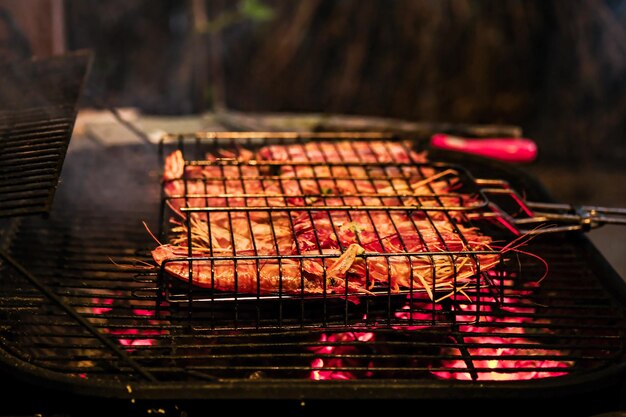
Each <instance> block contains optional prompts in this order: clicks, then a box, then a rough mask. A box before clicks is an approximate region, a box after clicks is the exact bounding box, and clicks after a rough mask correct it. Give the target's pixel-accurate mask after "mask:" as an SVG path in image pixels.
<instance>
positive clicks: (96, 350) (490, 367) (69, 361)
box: [0, 149, 626, 400]
mask: <svg viewBox="0 0 626 417" xmlns="http://www.w3.org/2000/svg"><path fill="white" fill-rule="evenodd" d="M94 152H97V155H98V156H99V157H101V158H103V159H104V160H106V161H108V163H109V164H111V166H119V164H120V163H122V162H124V161H125V160H124V157H123V153H122V152H121V150H120V149H115V150H113V151H110V152H108V150H106V149H97V150H94ZM113 155H114V156H115V158H112V157H111V156H113ZM129 155H131V156H129V157H128V159H127V161H133V162H134V163H139V162H141V161H139V162H138V159H137V158H138V155H139V156H142V157H143V158H145V160H144V161H143V162H145V164H146V165H145V166H149V164H150V162H151V161H153V160H154V155H146V154H143V153H138V152H135V151H134V150H131V151H130V152H129ZM87 159H89V158H87ZM74 162H76V161H74ZM468 165H470V164H469V163H468ZM468 168H469V169H470V171H471V172H474V171H475V169H474V166H473V165H472V166H468ZM478 168H481V169H483V170H484V168H485V166H483V165H478ZM487 168H488V170H489V172H491V174H492V175H493V176H495V177H502V176H510V175H511V174H505V173H503V172H504V171H499V170H498V169H497V166H495V167H492V166H488V167H487ZM131 172H132V175H136V173H135V172H134V171H131ZM148 175H149V174H148V173H147V172H146V177H147V178H148ZM481 176H482V174H481ZM107 183H108V182H107ZM117 184H118V182H117V181H116V182H115V186H117ZM141 184H143V186H145V187H148V184H150V181H145V182H141ZM81 185H82V186H84V187H90V186H92V184H82V183H80V184H78V185H77V187H75V188H72V189H69V190H68V189H61V191H60V192H61V193H62V194H63V195H62V197H65V195H64V193H71V194H72V195H80V194H81V193H82V192H83V191H85V190H82V189H80V186H81ZM155 186H156V184H155ZM103 188H106V183H105V184H103ZM104 191H107V190H104V189H103V192H102V195H103V198H105V197H104V196H106V195H111V193H109V192H108V191H107V192H104ZM118 191H119V190H118ZM524 192H525V193H527V194H528V195H529V196H530V197H533V195H536V193H537V192H536V191H535V190H533V189H526V190H524ZM136 193H139V194H140V195H144V196H145V197H146V198H145V201H144V204H143V207H145V208H146V210H147V211H146V212H117V211H111V209H110V205H107V204H105V203H104V202H103V204H101V205H99V206H95V207H92V208H93V209H92V210H88V211H80V210H78V209H77V208H76V207H78V206H80V204H68V205H66V206H63V207H55V209H54V210H53V211H52V212H51V215H50V218H49V219H41V218H37V217H29V218H23V219H18V220H19V222H15V228H14V229H12V230H10V231H4V230H3V231H1V232H2V233H3V234H2V235H0V242H3V243H2V244H3V245H4V247H3V248H2V249H3V251H4V252H6V253H7V254H8V255H9V256H11V257H12V258H14V259H16V260H17V261H18V262H20V263H23V264H26V263H27V264H28V266H29V271H30V273H32V274H33V275H34V276H36V277H37V279H38V280H37V282H40V283H41V284H42V285H40V286H39V287H37V286H34V285H33V282H32V281H31V280H29V279H27V277H26V276H25V274H24V273H23V272H22V271H20V270H18V269H16V268H15V267H14V266H12V264H11V263H10V262H7V261H6V259H2V260H0V277H2V279H1V280H0V347H1V349H0V359H2V361H3V362H4V363H5V364H6V363H9V364H11V366H12V367H13V368H15V369H14V372H17V373H22V374H29V375H30V376H31V377H32V378H34V379H35V380H36V381H38V382H41V381H42V380H43V381H51V380H52V381H63V383H64V384H66V385H65V386H68V387H69V388H70V390H71V392H83V393H90V394H92V395H96V396H103V395H105V396H107V397H109V396H111V397H118V398H129V397H133V398H144V399H150V398H152V399H176V400H181V399H192V398H193V399H208V398H268V397H271V398H302V396H303V393H306V396H307V398H340V397H341V398H346V397H348V396H349V397H350V398H372V396H374V397H376V398H394V399H395V398H412V399H421V398H444V397H445V398H450V397H451V396H455V397H457V398H459V397H461V398H474V397H475V395H476V392H477V390H476V388H479V391H480V392H481V394H480V395H482V396H484V397H485V398H490V399H493V398H495V397H499V396H501V397H500V398H504V397H506V396H507V395H508V396H510V395H515V396H516V397H517V398H526V397H527V396H528V395H532V393H533V392H534V393H535V394H536V395H539V396H541V397H544V396H546V395H549V393H550V392H553V390H554V389H556V387H559V386H562V387H565V389H567V390H568V391H569V390H570V389H573V388H575V389H582V388H581V387H583V386H587V387H588V385H589V384H591V385H594V386H596V385H597V384H598V382H599V381H601V380H603V378H604V377H606V375H617V374H619V373H620V372H621V369H623V363H624V354H625V349H624V329H625V328H626V320H625V312H626V309H625V305H626V304H625V301H624V300H625V299H626V297H624V296H623V295H621V294H622V293H620V292H619V285H618V284H621V282H618V281H620V280H619V277H616V275H615V273H614V272H611V271H610V269H608V267H607V266H606V262H604V261H603V259H602V258H601V257H600V256H599V255H598V253H597V252H595V251H594V249H593V247H592V246H591V245H590V244H589V242H588V241H587V240H586V239H585V238H584V237H582V236H577V235H576V236H571V235H570V236H563V235H545V236H539V237H536V238H535V239H533V240H532V241H530V242H529V243H528V245H527V247H526V248H525V249H526V250H528V251H529V252H532V253H537V254H541V257H542V258H543V259H545V261H546V262H547V263H548V264H549V266H550V269H549V273H548V276H547V277H546V278H545V280H544V281H543V282H542V284H541V285H540V286H536V285H535V284H534V283H535V281H536V277H537V276H538V275H540V274H542V273H543V272H544V265H543V264H542V263H541V262H540V261H538V260H536V259H535V258H533V257H527V256H520V257H519V258H518V259H516V261H517V262H519V264H520V265H519V268H514V269H510V270H509V272H510V273H515V274H516V276H515V277H514V278H515V279H504V280H502V282H501V283H499V284H498V285H497V287H498V292H497V295H500V296H501V299H500V300H494V299H491V298H489V297H488V296H485V297H484V299H483V301H482V304H481V305H482V308H481V309H480V311H479V312H478V314H479V316H480V322H479V323H472V321H473V318H472V320H469V323H464V322H463V321H464V320H462V319H463V318H462V317H461V318H460V319H461V320H459V321H457V322H456V323H449V325H437V326H433V325H431V324H432V322H431V317H429V318H428V319H427V320H424V319H422V318H420V317H415V318H414V321H413V325H411V326H408V325H404V326H399V327H394V326H393V325H392V326H383V327H377V328H366V329H358V328H352V327H350V326H348V327H346V326H343V327H341V328H324V327H318V328H312V327H305V328H293V327H292V328H275V329H273V331H268V329H261V330H256V329H246V330H233V329H231V330H229V331H215V330H214V329H211V327H210V326H207V325H206V324H207V317H206V316H205V317H203V316H202V315H201V314H200V315H196V314H194V315H192V317H189V314H188V310H187V308H185V306H184V304H182V303H170V302H166V301H165V300H161V303H160V305H159V308H160V314H157V311H156V307H157V299H158V293H159V291H158V271H157V269H156V268H155V267H154V265H153V262H152V259H151V257H150V253H149V250H150V249H151V248H153V247H154V242H153V241H152V239H151V237H150V236H149V235H148V233H147V232H146V231H145V229H144V227H143V225H142V223H141V222H142V221H143V220H145V221H146V222H147V223H148V224H156V223H157V222H158V219H157V217H158V215H157V213H155V211H156V210H155V209H154V208H156V207H158V205H159V201H158V197H156V196H155V195H154V193H152V192H146V190H145V189H143V188H140V187H139V188H138V189H137V190H136ZM151 196H154V198H151ZM60 201H65V200H64V199H61V200H60ZM68 201H72V202H75V199H70V200H68ZM33 253H36V256H34V255H33ZM510 278H513V277H510ZM622 290H623V288H622ZM55 298H56V301H55ZM382 298H383V299H385V300H386V299H387V297H382ZM339 301H340V302H341V303H343V302H344V300H342V299H339ZM205 304H206V303H205ZM218 304H220V306H222V305H226V304H227V302H224V303H218ZM467 304H468V305H469V303H467ZM394 307H397V310H394V311H395V312H398V313H400V314H399V317H397V319H398V320H400V319H401V317H403V320H410V318H411V312H410V311H407V310H406V309H404V310H403V309H402V307H403V306H402V305H394ZM384 308H387V306H384ZM413 313H414V314H415V315H417V313H419V312H418V311H414V312H413ZM427 313H428V314H429V315H430V314H432V311H430V310H429V311H428V312H427ZM469 313H471V315H472V316H475V315H476V314H477V313H476V311H471V310H470V311H469ZM228 314H232V312H229V313H228ZM394 318H396V317H395V316H394ZM81 320H82V321H81ZM94 329H95V330H96V331H97V332H96V333H94V332H93V330H94ZM111 344H112V345H113V346H114V347H115V348H116V349H113V348H112V347H111ZM533 378H534V379H536V378H542V379H547V380H548V381H537V380H533V381H520V380H528V379H533ZM318 379H326V380H328V379H333V380H336V381H335V383H320V382H318V381H316V380H318ZM459 379H468V380H473V381H474V382H476V381H481V383H480V384H478V383H471V382H472V381H469V382H468V381H465V382H462V381H457V380H459ZM501 379H512V380H518V382H517V384H515V385H511V384H499V383H492V384H489V383H486V382H483V381H486V380H501ZM590 381H591V383H590ZM542 382H546V383H542ZM512 388H514V389H513V390H512V391H511V389H512ZM129 390H130V391H129ZM537 391H540V392H539V393H537ZM507 398H508V397H507Z"/></svg>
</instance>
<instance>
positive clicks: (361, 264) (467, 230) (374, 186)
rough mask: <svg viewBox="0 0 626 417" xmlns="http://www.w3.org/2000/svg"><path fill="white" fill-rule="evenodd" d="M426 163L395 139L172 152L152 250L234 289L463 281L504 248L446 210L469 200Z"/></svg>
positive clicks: (185, 274) (189, 275)
mask: <svg viewBox="0 0 626 417" xmlns="http://www.w3.org/2000/svg"><path fill="white" fill-rule="evenodd" d="M426 161H427V159H426V156H425V155H424V154H421V153H416V152H413V151H412V150H410V148H409V147H407V146H406V145H405V144H403V143H401V142H359V141H352V142H351V141H343V142H333V143H330V142H310V143H304V144H294V145H269V146H265V147H263V148H261V149H260V150H259V151H257V152H256V153H254V154H253V153H251V152H249V151H247V152H243V153H242V152H240V153H238V154H223V153H222V154H219V153H218V154H210V155H207V156H206V159H205V161H202V163H199V164H187V163H186V161H185V160H184V158H183V155H182V153H181V152H180V151H174V152H173V153H171V154H170V155H169V156H168V157H167V158H166V161H165V170H164V174H163V189H164V192H165V195H166V196H167V204H168V205H169V207H170V209H171V210H172V212H173V213H174V214H173V216H172V218H171V225H172V226H171V230H170V232H171V233H170V238H169V242H168V243H167V244H165V245H160V246H159V247H157V248H156V249H154V250H153V252H152V255H153V258H154V260H155V261H156V262H157V264H159V265H162V267H163V269H164V270H165V271H166V272H168V273H169V274H171V275H173V276H175V277H178V278H180V279H182V280H184V281H189V280H192V283H193V284H194V285H197V286H201V287H207V288H212V289H214V290H219V291H228V292H237V293H249V294H276V293H285V294H321V293H329V294H370V293H371V291H372V290H373V289H374V288H381V287H388V288H389V290H390V291H391V292H398V291H400V290H401V289H408V290H411V291H413V290H416V291H417V290H420V291H425V292H426V293H428V295H429V296H430V297H431V298H432V299H435V298H436V292H439V291H444V292H445V291H447V292H448V293H449V292H450V291H462V289H463V288H464V286H465V285H468V284H469V283H471V282H475V281H476V278H477V277H478V276H479V275H480V273H481V272H482V271H485V270H487V269H490V268H493V267H494V266H496V265H497V264H498V263H499V262H500V261H501V254H500V253H499V252H498V251H495V250H493V249H492V248H491V247H490V245H491V244H492V240H491V238H490V237H489V236H487V235H484V234H482V233H481V232H480V230H478V229H477V228H475V227H470V226H467V225H464V218H463V214H462V213H463V212H462V211H460V210H448V208H449V207H457V206H467V205H471V204H472V198H473V197H472V196H470V195H464V194H460V193H452V192H451V190H453V189H455V188H456V187H458V186H459V184H458V179H457V176H456V175H454V174H455V173H454V172H453V171H452V170H450V169H447V170H436V169H434V168H433V167H432V166H429V165H427V164H425V162H426ZM389 207H392V208H393V209H389ZM405 207H406V208H405ZM424 207H427V209H424ZM188 209H192V210H188ZM189 247H191V250H190V249H189Z"/></svg>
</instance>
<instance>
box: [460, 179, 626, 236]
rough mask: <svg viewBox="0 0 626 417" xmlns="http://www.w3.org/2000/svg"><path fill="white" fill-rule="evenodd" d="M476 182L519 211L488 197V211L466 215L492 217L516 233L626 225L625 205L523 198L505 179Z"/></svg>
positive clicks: (565, 230)
mask: <svg viewBox="0 0 626 417" xmlns="http://www.w3.org/2000/svg"><path fill="white" fill-rule="evenodd" d="M476 184H477V185H479V186H480V187H483V188H482V192H483V193H484V194H485V195H504V196H508V197H510V198H511V199H512V200H513V201H514V202H515V204H516V205H517V206H519V211H518V213H515V214H513V215H512V214H511V213H508V212H506V211H505V210H503V209H502V208H501V207H500V206H499V205H498V204H496V203H495V202H493V201H492V200H490V199H488V200H489V204H488V208H489V209H490V211H486V212H484V213H474V214H472V215H470V217H474V218H496V219H497V220H498V221H499V222H500V223H502V224H503V225H504V226H505V227H507V228H508V229H509V230H511V231H513V232H515V233H516V234H530V235H536V234H543V233H558V232H570V231H582V232H587V231H589V230H591V229H594V228H597V227H600V226H603V225H606V224H618V225H626V208H612V207H600V206H588V205H575V204H567V203H543V202H533V201H526V200H524V198H523V197H522V196H520V195H519V194H518V193H517V192H516V191H515V190H514V189H513V188H512V187H511V186H510V184H509V183H508V182H507V181H504V180H497V179H476ZM542 225H545V226H549V227H541V226H542Z"/></svg>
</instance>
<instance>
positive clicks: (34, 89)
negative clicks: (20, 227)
mask: <svg viewBox="0 0 626 417" xmlns="http://www.w3.org/2000/svg"><path fill="white" fill-rule="evenodd" d="M91 59H92V56H91V53H90V52H89V51H78V52H73V53H68V54H65V55H59V56H54V57H47V58H33V59H30V60H26V61H18V62H4V63H2V64H1V65H0V218H3V217H14V216H24V215H32V214H41V213H47V212H49V211H50V209H51V206H52V201H53V199H54V194H55V192H56V189H57V185H58V181H59V176H60V174H61V168H62V166H63V161H64V159H65V155H66V152H67V148H68V146H69V142H70V139H71V137H72V131H73V129H74V123H75V120H76V114H77V110H78V108H77V105H78V100H79V97H80V95H81V92H82V88H83V84H84V81H85V79H86V77H87V76H88V73H89V69H90V67H91Z"/></svg>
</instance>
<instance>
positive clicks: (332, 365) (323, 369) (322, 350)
mask: <svg viewBox="0 0 626 417" xmlns="http://www.w3.org/2000/svg"><path fill="white" fill-rule="evenodd" d="M320 341H321V342H330V343H333V344H332V345H319V346H312V347H310V348H309V349H310V350H312V351H313V352H315V353H318V354H320V355H324V356H328V357H324V358H315V359H313V361H312V362H311V368H312V371H311V374H310V376H309V378H310V379H313V380H316V381H321V380H338V379H343V380H346V379H357V375H356V374H355V373H353V372H351V371H347V370H341V368H347V367H351V366H359V364H357V363H354V360H353V361H350V360H349V359H346V358H345V357H334V355H336V356H346V355H350V354H355V353H358V352H359V349H358V347H357V346H355V345H354V344H353V342H355V341H359V342H363V343H367V342H373V341H374V333H371V332H345V333H333V334H331V335H327V334H322V336H321V338H320ZM341 342H346V344H337V345H335V343H341ZM371 366H372V363H371V362H370V363H368V367H371ZM361 374H362V375H359V377H363V376H364V377H371V376H372V372H371V371H366V372H361Z"/></svg>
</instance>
